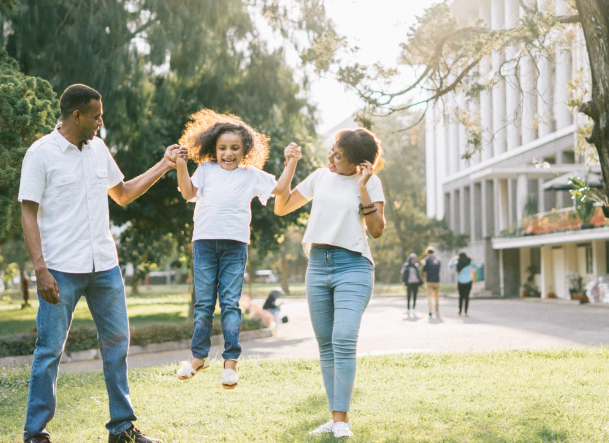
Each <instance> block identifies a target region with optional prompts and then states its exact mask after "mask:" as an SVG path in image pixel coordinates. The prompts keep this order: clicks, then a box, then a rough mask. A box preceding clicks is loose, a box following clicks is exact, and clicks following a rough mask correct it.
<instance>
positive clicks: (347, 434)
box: [332, 421, 353, 438]
mask: <svg viewBox="0 0 609 443" xmlns="http://www.w3.org/2000/svg"><path fill="white" fill-rule="evenodd" d="M332 433H333V434H334V437H336V438H351V437H353V432H351V423H345V422H344V421H337V422H336V423H333V424H332Z"/></svg>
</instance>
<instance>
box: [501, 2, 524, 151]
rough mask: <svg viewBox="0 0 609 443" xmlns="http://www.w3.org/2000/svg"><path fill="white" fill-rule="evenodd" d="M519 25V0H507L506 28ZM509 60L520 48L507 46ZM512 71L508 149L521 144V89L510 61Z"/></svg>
mask: <svg viewBox="0 0 609 443" xmlns="http://www.w3.org/2000/svg"><path fill="white" fill-rule="evenodd" d="M516 26H518V0H505V28H506V29H513V28H515V27H516ZM505 52H506V57H507V59H508V60H514V59H515V58H516V55H517V54H518V49H517V48H516V47H514V46H508V47H507V48H506V51H505ZM509 69H510V73H509V74H508V76H507V81H506V85H505V113H506V124H507V128H506V129H507V149H508V150H510V149H514V148H517V147H518V146H520V124H521V123H520V90H519V88H518V78H517V76H516V65H515V63H510V67H509Z"/></svg>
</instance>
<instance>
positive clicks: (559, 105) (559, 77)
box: [554, 0, 573, 129]
mask: <svg viewBox="0 0 609 443" xmlns="http://www.w3.org/2000/svg"><path fill="white" fill-rule="evenodd" d="M566 14H567V2H566V0H556V15H557V16H560V15H566ZM570 78H571V54H570V50H569V49H567V48H563V47H559V48H557V50H556V66H555V75H554V117H555V118H556V128H557V129H562V128H564V127H566V126H569V125H570V124H571V123H572V122H573V114H572V113H571V111H570V110H569V108H568V107H567V99H568V94H567V84H568V83H569V80H570Z"/></svg>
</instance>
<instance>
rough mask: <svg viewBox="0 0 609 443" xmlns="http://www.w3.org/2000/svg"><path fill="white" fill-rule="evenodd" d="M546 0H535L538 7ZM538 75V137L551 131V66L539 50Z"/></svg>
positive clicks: (543, 4) (544, 54)
mask: <svg viewBox="0 0 609 443" xmlns="http://www.w3.org/2000/svg"><path fill="white" fill-rule="evenodd" d="M546 3H547V0H537V4H538V8H539V9H543V8H545V7H546ZM537 69H538V71H539V76H538V77H537V114H538V117H537V118H538V126H537V127H538V129H539V131H538V133H539V137H544V136H546V135H548V134H551V133H552V132H553V125H552V118H553V115H552V107H553V102H552V68H551V66H550V60H548V54H547V53H546V52H545V51H541V54H540V57H539V60H538V61H537Z"/></svg>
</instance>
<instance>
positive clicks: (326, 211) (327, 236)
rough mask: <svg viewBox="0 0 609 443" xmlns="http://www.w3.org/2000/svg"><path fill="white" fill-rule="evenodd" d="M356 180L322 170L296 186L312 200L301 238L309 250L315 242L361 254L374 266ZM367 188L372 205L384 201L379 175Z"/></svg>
mask: <svg viewBox="0 0 609 443" xmlns="http://www.w3.org/2000/svg"><path fill="white" fill-rule="evenodd" d="M357 181H358V175H357V174H353V175H350V176H345V175H340V174H336V173H334V172H330V170H329V169H327V168H323V169H318V170H316V171H315V172H313V173H312V174H311V175H309V176H308V177H307V178H306V179H304V180H303V181H302V182H301V183H300V184H299V185H298V186H296V190H297V191H298V192H300V194H301V195H302V196H303V197H304V198H306V199H307V200H313V206H312V208H311V215H310V217H309V224H308V226H307V230H306V232H305V235H304V237H303V239H302V243H303V245H304V247H305V250H306V251H309V250H310V248H311V244H313V243H319V244H325V245H332V246H339V247H341V248H345V249H348V250H349V251H354V252H359V253H360V254H362V255H363V256H364V257H366V258H367V259H368V260H370V262H371V263H372V265H374V260H372V253H371V252H370V247H369V246H368V237H367V236H366V220H365V217H364V215H363V214H362V213H361V212H360V210H359V205H360V203H361V202H362V199H361V197H360V194H359V189H358V187H357ZM366 189H367V190H368V194H369V195H370V200H371V201H372V202H373V203H375V202H385V195H384V194H383V186H382V185H381V180H380V179H379V178H378V177H377V176H376V175H373V176H372V177H370V179H369V180H368V183H366ZM370 210H371V209H368V210H367V211H370Z"/></svg>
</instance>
